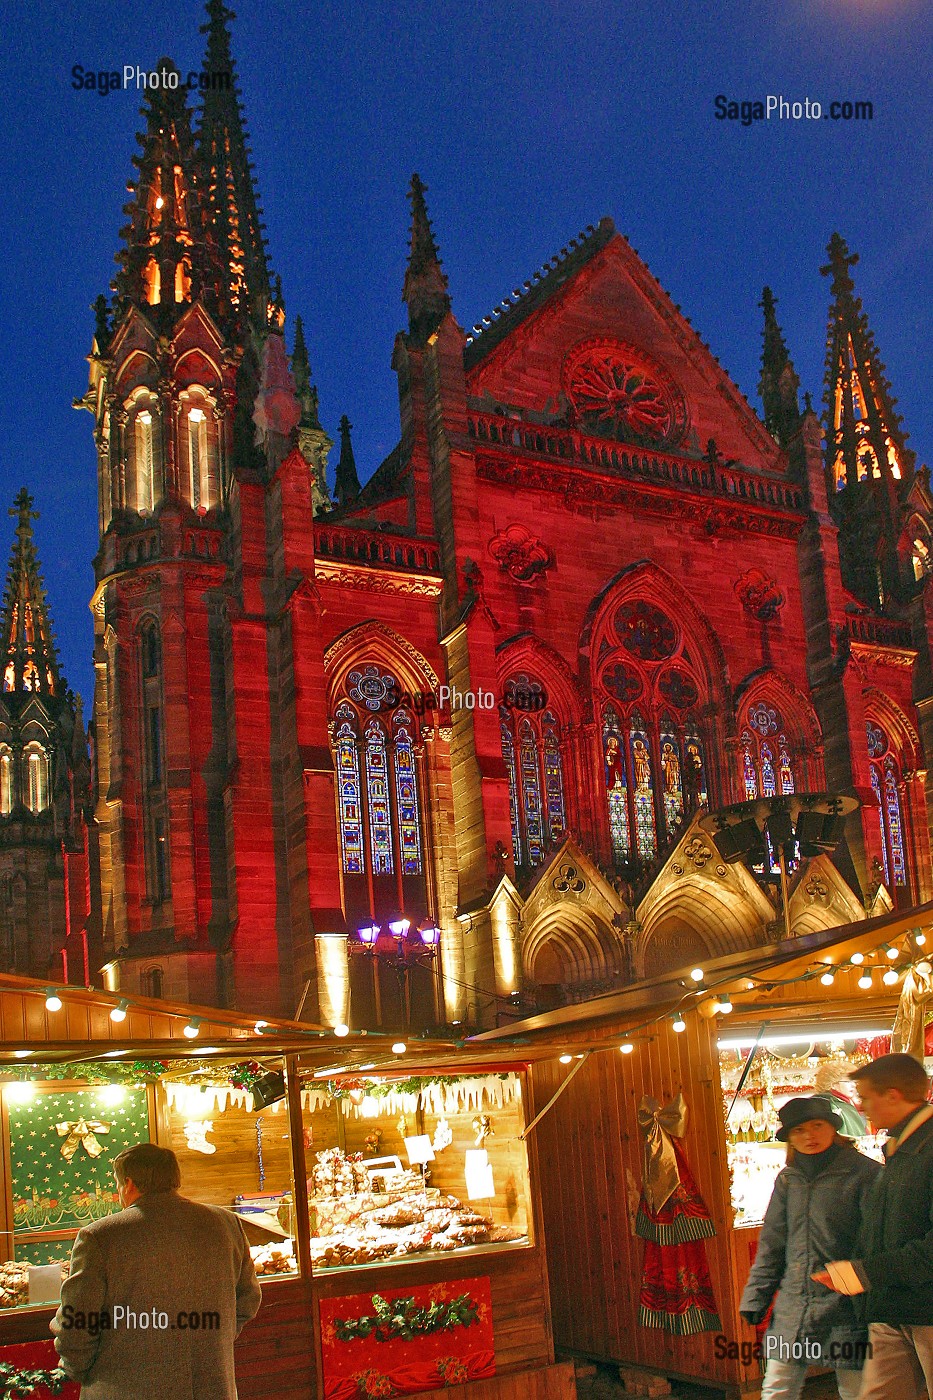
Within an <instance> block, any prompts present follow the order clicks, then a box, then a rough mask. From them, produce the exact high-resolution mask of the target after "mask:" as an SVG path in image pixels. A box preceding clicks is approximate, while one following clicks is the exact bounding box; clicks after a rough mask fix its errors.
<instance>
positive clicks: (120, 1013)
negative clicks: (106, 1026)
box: [110, 1001, 129, 1021]
mask: <svg viewBox="0 0 933 1400" xmlns="http://www.w3.org/2000/svg"><path fill="white" fill-rule="evenodd" d="M128 1006H129V1002H127V1001H121V1002H118V1003H117V1005H116V1006H115V1007H114V1008H113V1010H112V1011H111V1013H110V1019H111V1021H125V1020H126V1008H127V1007H128Z"/></svg>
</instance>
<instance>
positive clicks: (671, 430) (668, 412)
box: [564, 341, 687, 447]
mask: <svg viewBox="0 0 933 1400" xmlns="http://www.w3.org/2000/svg"><path fill="white" fill-rule="evenodd" d="M564 389H565V392H566V394H567V397H568V398H569V400H570V402H571V404H572V405H573V410H574V417H575V418H576V420H577V422H578V423H579V424H580V425H581V426H583V427H584V428H587V429H589V430H590V431H592V432H596V433H599V434H605V435H606V436H609V437H616V438H621V439H623V440H626V441H629V442H636V443H644V444H646V445H648V446H652V447H661V446H670V445H671V444H673V443H675V442H677V441H678V440H679V439H680V438H681V437H682V436H683V432H684V429H685V428H686V423H687V412H686V405H685V404H684V400H683V397H682V395H681V394H680V392H679V391H678V390H677V388H676V386H675V385H674V383H673V382H672V381H671V380H670V379H669V378H668V376H667V375H666V374H665V373H664V371H663V370H661V369H660V367H659V366H657V365H653V364H652V363H651V361H650V360H648V359H647V357H646V356H644V355H642V354H641V353H640V352H639V351H637V350H635V349H633V348H632V347H631V346H628V345H624V344H622V343H621V342H616V341H588V342H587V343H586V344H585V345H581V346H578V347H577V349H576V350H575V351H573V352H572V353H571V355H570V356H569V357H568V359H567V361H566V363H565V365H564Z"/></svg>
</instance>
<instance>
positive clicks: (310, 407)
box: [292, 316, 321, 428]
mask: <svg viewBox="0 0 933 1400" xmlns="http://www.w3.org/2000/svg"><path fill="white" fill-rule="evenodd" d="M292 374H293V375H294V376H295V389H296V390H297V393H298V401H299V403H300V404H301V421H302V423H303V424H305V425H306V426H307V427H309V428H319V427H320V426H321V421H320V419H319V417H318V400H317V389H315V387H314V385H313V384H312V383H311V361H310V360H309V358H308V347H307V345H306V344H305V328H304V325H303V323H302V320H301V317H300V316H296V317H295V349H294V351H293V352H292Z"/></svg>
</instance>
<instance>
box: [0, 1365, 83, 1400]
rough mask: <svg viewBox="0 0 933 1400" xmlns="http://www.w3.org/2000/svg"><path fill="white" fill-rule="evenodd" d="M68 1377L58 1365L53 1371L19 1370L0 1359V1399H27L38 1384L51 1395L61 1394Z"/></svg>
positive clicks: (34, 1391) (33, 1392)
mask: <svg viewBox="0 0 933 1400" xmlns="http://www.w3.org/2000/svg"><path fill="white" fill-rule="evenodd" d="M67 1384H68V1377H67V1376H66V1375H65V1372H64V1371H63V1370H62V1368H61V1367H60V1366H56V1367H55V1370H54V1371H39V1370H36V1371H33V1370H28V1371H20V1370H18V1369H17V1368H16V1367H15V1366H11V1365H10V1363H9V1362H7V1361H0V1400H29V1397H30V1396H32V1395H35V1393H36V1391H37V1390H38V1389H39V1388H40V1386H45V1388H46V1389H47V1390H49V1391H51V1393H52V1394H53V1395H61V1393H62V1391H63V1390H64V1389H65V1386H66V1385H67Z"/></svg>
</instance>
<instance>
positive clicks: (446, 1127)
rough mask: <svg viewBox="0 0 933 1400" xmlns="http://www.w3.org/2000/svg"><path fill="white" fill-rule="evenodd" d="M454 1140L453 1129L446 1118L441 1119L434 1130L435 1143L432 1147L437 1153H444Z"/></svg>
mask: <svg viewBox="0 0 933 1400" xmlns="http://www.w3.org/2000/svg"><path fill="white" fill-rule="evenodd" d="M453 1140H454V1134H453V1129H452V1128H451V1126H450V1124H449V1123H448V1122H447V1119H446V1118H439V1119H438V1120H437V1125H436V1126H435V1129H434V1141H433V1142H432V1143H431V1146H432V1147H433V1148H434V1151H435V1152H443V1150H444V1148H445V1147H449V1146H450V1144H451V1143H452V1142H453Z"/></svg>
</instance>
